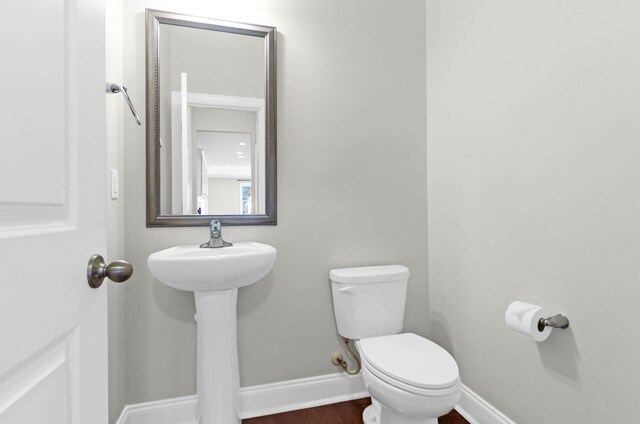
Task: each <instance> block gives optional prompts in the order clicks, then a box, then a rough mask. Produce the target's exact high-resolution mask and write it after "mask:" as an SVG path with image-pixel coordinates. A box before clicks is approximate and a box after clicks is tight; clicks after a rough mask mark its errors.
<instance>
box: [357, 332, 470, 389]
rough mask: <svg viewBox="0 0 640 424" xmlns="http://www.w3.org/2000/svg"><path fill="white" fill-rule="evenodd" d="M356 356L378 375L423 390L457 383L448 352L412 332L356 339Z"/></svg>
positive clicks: (455, 372)
mask: <svg viewBox="0 0 640 424" xmlns="http://www.w3.org/2000/svg"><path fill="white" fill-rule="evenodd" d="M360 354H362V356H364V358H365V359H366V361H367V362H368V363H369V364H371V365H372V366H373V367H375V368H376V369H377V370H378V371H380V372H381V373H383V374H385V375H387V376H389V377H391V378H393V379H395V380H398V381H401V382H403V383H405V384H409V385H411V386H414V387H420V388H424V389H444V388H447V387H451V386H453V385H454V384H456V383H457V382H458V377H459V372H458V365H457V364H456V361H455V360H454V359H453V357H452V356H451V355H449V352H447V351H446V350H444V349H443V348H441V347H440V346H438V345H437V344H435V343H433V342H432V341H430V340H427V339H425V338H424V337H420V336H418V335H416V334H413V333H403V334H394V335H391V336H382V337H371V338H368V339H362V340H360Z"/></svg>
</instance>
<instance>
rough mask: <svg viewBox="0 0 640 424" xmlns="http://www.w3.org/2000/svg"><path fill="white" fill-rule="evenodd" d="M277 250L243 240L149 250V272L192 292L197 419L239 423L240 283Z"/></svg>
mask: <svg viewBox="0 0 640 424" xmlns="http://www.w3.org/2000/svg"><path fill="white" fill-rule="evenodd" d="M276 255H277V251H276V249H275V248H274V247H271V246H268V245H266V244H260V243H253V242H243V243H234V245H233V246H230V247H222V248H219V249H208V248H204V249H203V248H200V246H176V247H171V248H169V249H165V250H161V251H159V252H156V253H152V254H151V255H150V256H149V258H148V259H147V264H148V265H149V270H150V271H151V274H153V276H154V277H155V278H157V279H158V280H160V281H162V282H163V283H164V284H166V285H168V286H170V287H173V288H176V289H179V290H185V291H192V292H193V294H194V297H195V303H196V312H197V315H198V322H197V347H196V350H197V365H196V366H197V371H196V377H197V379H196V380H197V381H196V391H197V394H198V424H241V422H242V420H241V419H240V414H239V411H238V404H239V397H238V396H239V388H240V374H239V369H238V337H237V314H236V307H237V304H238V287H243V286H248V285H249V284H253V283H255V282H257V281H258V280H260V279H261V278H262V277H264V276H265V275H267V273H268V272H269V271H270V270H271V268H272V267H273V264H274V263H275V261H276Z"/></svg>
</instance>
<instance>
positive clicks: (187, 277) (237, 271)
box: [147, 242, 277, 292]
mask: <svg viewBox="0 0 640 424" xmlns="http://www.w3.org/2000/svg"><path fill="white" fill-rule="evenodd" d="M276 254H277V251H276V249H275V248H274V247H272V246H269V245H266V244H261V243H254V242H241V243H234V244H233V246H231V247H223V248H219V249H203V248H200V247H199V246H196V245H192V246H176V247H171V248H169V249H165V250H161V251H159V252H156V253H153V254H151V255H150V256H149V259H148V260H147V264H148V265H149V270H150V271H151V274H153V276H154V277H155V278H157V279H158V280H160V281H162V282H163V283H165V284H166V285H168V286H170V287H173V288H176V289H178V290H185V291H192V292H203V291H214V290H229V289H235V288H238V287H244V286H247V285H249V284H253V283H255V282H256V281H258V280H260V279H261V278H262V277H264V276H265V275H267V273H268V272H269V271H270V270H271V268H272V267H273V264H274V263H275V261H276Z"/></svg>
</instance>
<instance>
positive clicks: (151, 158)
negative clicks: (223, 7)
mask: <svg viewBox="0 0 640 424" xmlns="http://www.w3.org/2000/svg"><path fill="white" fill-rule="evenodd" d="M160 24H166V25H176V26H183V27H189V28H196V29H202V30H208V31H219V32H225V33H231V34H239V35H248V36H254V37H262V38H264V48H265V65H266V66H265V71H266V72H265V78H266V81H265V82H266V84H265V91H266V92H265V132H264V133H265V166H264V168H265V176H264V180H265V200H264V203H265V207H264V213H263V214H253V215H163V214H162V213H161V209H160V204H161V202H160V195H161V188H160V171H161V169H160V67H159V65H160V64H159V52H160V49H159V47H160V45H159V43H160V37H159V35H160ZM211 54H215V52H212V53H211ZM146 69H147V70H146V91H147V96H146V97H147V102H146V115H147V119H146V123H147V128H146V129H147V227H194V226H203V227H204V226H208V225H209V223H210V222H211V220H212V219H217V220H219V221H220V222H221V223H222V224H224V225H275V224H276V210H277V207H276V28H274V27H268V26H259V25H251V24H243V23H237V22H228V21H219V20H214V19H208V18H201V17H194V16H187V15H181V14H176V13H171V12H163V11H158V10H151V9H147V11H146Z"/></svg>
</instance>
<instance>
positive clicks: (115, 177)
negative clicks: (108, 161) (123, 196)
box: [111, 169, 120, 199]
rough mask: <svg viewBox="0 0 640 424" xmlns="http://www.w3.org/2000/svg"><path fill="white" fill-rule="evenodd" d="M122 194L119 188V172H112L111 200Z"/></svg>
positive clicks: (114, 170) (113, 170) (115, 170)
mask: <svg viewBox="0 0 640 424" xmlns="http://www.w3.org/2000/svg"><path fill="white" fill-rule="evenodd" d="M119 193H120V187H119V186H118V170H117V169H112V170H111V198H112V199H117V198H118V194H119Z"/></svg>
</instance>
